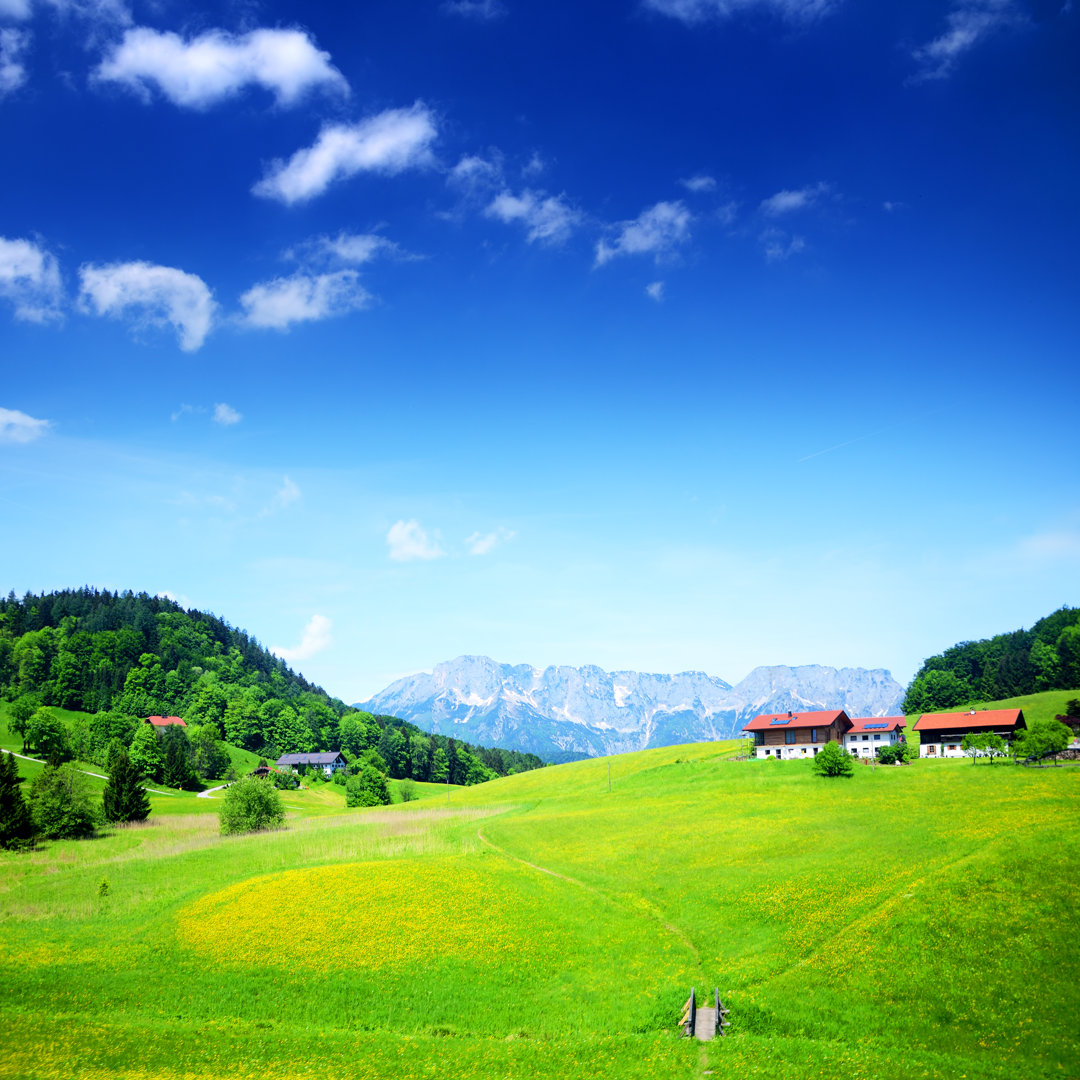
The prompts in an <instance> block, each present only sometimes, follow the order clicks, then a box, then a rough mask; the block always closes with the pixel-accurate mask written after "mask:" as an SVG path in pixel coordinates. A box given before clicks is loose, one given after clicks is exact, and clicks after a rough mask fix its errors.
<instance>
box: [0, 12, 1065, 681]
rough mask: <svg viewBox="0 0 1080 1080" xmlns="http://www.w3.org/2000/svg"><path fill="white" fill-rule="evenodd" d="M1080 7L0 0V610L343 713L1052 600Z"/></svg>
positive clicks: (857, 639) (1059, 566) (875, 662)
mask: <svg viewBox="0 0 1080 1080" xmlns="http://www.w3.org/2000/svg"><path fill="white" fill-rule="evenodd" d="M1078 55H1080V12H1077V11H1076V10H1075V9H1074V5H1073V4H1070V3H1060V2H1056V0H955V2H939V3H920V2H910V0H909V2H903V3H901V2H899V0H897V2H892V0H889V2H884V0H883V2H881V3H874V4H865V3H856V2H855V0H609V2H595V3H585V4H581V3H578V4H559V3H543V4H541V3H534V2H525V0H456V2H455V0H446V2H441V3H440V2H439V0H393V2H390V0H386V2H366V3H363V4H355V5H323V4H319V3H309V4H305V5H303V6H299V5H290V4H287V3H282V4H269V3H252V2H245V3H224V4H206V5H198V6H196V5H189V4H183V5H181V4H177V3H174V2H170V0H163V2H155V3H152V4H151V3H140V2H138V0H136V2H134V3H131V4H129V3H127V0H0V132H2V138H3V143H4V149H5V153H4V159H3V160H4V165H3V169H2V170H0V507H2V511H3V512H2V520H3V528H2V530H0V571H2V572H0V588H3V590H4V591H7V590H8V589H9V588H13V589H15V591H16V592H19V593H22V592H23V591H25V590H27V589H33V590H42V589H51V588H56V587H64V586H71V585H79V584H84V583H88V584H92V585H97V586H101V587H109V588H133V589H136V590H147V591H149V592H167V593H169V594H170V595H173V596H175V597H177V598H178V599H180V600H181V602H183V603H185V604H187V605H190V606H194V607H198V608H202V609H206V610H212V611H214V612H216V613H218V614H220V615H222V616H224V617H225V618H227V619H229V621H230V622H232V623H234V624H235V625H238V626H242V627H244V628H245V629H247V630H249V631H250V632H251V633H253V634H254V635H255V636H257V637H258V638H259V639H260V640H261V641H263V642H264V643H266V644H267V645H270V646H274V647H276V648H277V649H278V650H280V651H281V652H282V655H285V656H286V657H288V658H289V659H290V660H291V661H292V663H293V665H294V666H295V667H296V668H297V669H299V670H302V671H303V672H304V673H305V674H306V675H308V676H309V677H310V678H312V679H314V680H316V681H318V682H320V683H322V684H323V685H325V686H326V688H327V689H328V690H330V691H331V692H332V693H335V694H338V695H340V696H341V697H343V698H345V699H346V700H350V701H352V700H358V699H361V698H363V697H366V696H367V695H369V694H371V693H373V692H375V691H376V690H378V689H381V688H382V686H384V685H385V684H386V683H388V682H389V681H390V680H391V679H393V678H396V677H398V676H400V675H403V674H406V673H410V672H413V671H417V670H421V669H424V668H429V667H430V666H431V665H432V664H434V663H436V662H438V661H440V660H444V659H449V658H450V657H453V656H456V655H458V654H461V653H483V654H487V655H491V656H494V657H496V658H497V659H500V660H503V661H509V662H515V663H532V664H535V665H538V666H544V665H547V664H550V663H570V664H583V663H594V664H598V665H600V666H603V667H606V668H609V669H611V668H632V669H637V670H650V671H679V670H686V669H700V670H705V671H708V672H709V673H711V674H716V675H720V676H722V677H724V678H726V679H728V680H731V681H735V680H737V679H739V678H741V677H742V676H744V675H745V674H746V673H747V672H748V671H749V670H750V669H751V668H753V667H754V666H756V665H758V664H766V663H787V664H796V663H825V664H833V665H862V666H867V667H887V668H890V669H891V670H892V671H893V672H894V674H895V675H896V676H897V677H898V678H899V679H901V681H906V680H907V679H908V678H910V676H911V674H912V673H913V672H914V670H915V668H916V667H917V666H918V664H919V662H920V660H921V659H922V658H923V657H924V656H926V655H928V654H930V653H932V652H935V651H938V650H939V649H941V648H943V647H945V646H947V645H949V644H951V643H953V642H954V641H956V640H960V639H965V638H973V637H980V636H985V635H988V634H992V633H995V632H998V631H1001V630H1005V629H1011V628H1013V627H1016V626H1021V625H1030V624H1031V622H1033V621H1034V620H1035V619H1037V618H1039V617H1040V616H1041V615H1044V614H1046V613H1047V612H1049V611H1050V610H1052V609H1054V608H1056V607H1058V606H1060V605H1061V604H1063V603H1070V604H1078V603H1080V470H1078V468H1077V453H1076V449H1075V441H1076V439H1075V429H1076V412H1077V402H1078V400H1080V393H1078V391H1080V375H1078V369H1080V365H1078V336H1080V335H1078V331H1080V314H1078V313H1080V306H1078V304H1077V286H1078V284H1080V282H1078V276H1080V275H1078V273H1077V257H1076V252H1077V250H1078V249H1080V214H1078V211H1077V202H1078V200H1077V198H1076V177H1077V175H1080V168H1078V166H1080V122H1078V121H1080V109H1078V106H1080V65H1078V64H1077V63H1076V58H1077V56H1078Z"/></svg>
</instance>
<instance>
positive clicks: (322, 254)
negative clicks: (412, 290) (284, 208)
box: [285, 232, 410, 266]
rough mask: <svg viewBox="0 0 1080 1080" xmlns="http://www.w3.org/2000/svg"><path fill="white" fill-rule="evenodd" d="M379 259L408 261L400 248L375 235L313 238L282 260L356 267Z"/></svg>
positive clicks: (288, 252) (351, 234)
mask: <svg viewBox="0 0 1080 1080" xmlns="http://www.w3.org/2000/svg"><path fill="white" fill-rule="evenodd" d="M379 255H396V256H399V257H405V258H409V257H410V256H408V255H406V254H405V253H404V252H403V251H402V250H401V248H400V247H399V246H398V245H397V244H395V243H394V242H393V240H387V239H386V237H385V236H379V235H378V234H377V233H345V232H342V233H338V235H337V236H316V237H313V238H312V239H310V240H306V241H304V243H302V244H299V245H297V247H296V248H294V249H292V250H290V251H287V252H286V253H285V257H286V258H289V259H297V260H299V261H307V262H325V261H330V262H338V263H351V264H352V265H354V266H360V265H362V264H363V263H366V262H371V261H372V260H373V259H375V258H377V257H378V256H379Z"/></svg>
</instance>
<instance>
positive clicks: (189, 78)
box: [94, 26, 349, 109]
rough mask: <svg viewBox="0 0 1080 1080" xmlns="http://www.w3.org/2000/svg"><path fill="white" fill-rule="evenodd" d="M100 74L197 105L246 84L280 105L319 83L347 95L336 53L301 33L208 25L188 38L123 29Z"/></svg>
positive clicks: (142, 92)
mask: <svg viewBox="0 0 1080 1080" xmlns="http://www.w3.org/2000/svg"><path fill="white" fill-rule="evenodd" d="M94 79H95V80H96V81H97V82H114V83H119V84H120V85H122V86H126V87H128V88H129V89H131V90H134V91H135V92H136V93H138V94H140V95H141V96H142V97H143V98H144V99H145V100H147V101H149V100H150V89H151V88H152V87H156V88H157V89H158V90H159V91H160V92H161V93H162V94H163V95H164V96H165V97H166V98H167V99H168V100H169V101H171V102H172V103H173V104H174V105H179V106H182V107H185V108H192V109H206V108H209V107H210V106H211V105H216V104H217V103H218V102H220V101H224V100H225V99H227V98H230V97H234V96H235V95H237V94H238V93H240V91H241V90H243V89H244V88H245V87H248V86H260V87H262V88H264V89H266V90H269V91H270V92H271V93H273V94H274V96H275V98H276V100H277V103H278V104H279V105H295V104H296V103H297V102H298V101H300V100H301V99H302V98H303V97H304V96H305V95H306V94H307V93H308V92H309V91H310V90H312V89H314V88H323V89H327V90H331V91H334V92H336V93H338V94H343V95H344V94H348V92H349V86H348V83H347V82H346V81H345V77H344V76H343V75H342V74H341V72H340V71H338V70H337V68H335V67H334V66H333V64H331V63H330V54H329V53H327V52H322V51H320V50H319V49H317V48H316V47H315V44H314V42H312V40H311V39H310V38H309V37H308V35H307V34H305V33H304V32H303V31H300V30H252V31H251V32H250V33H247V34H239V35H233V34H229V33H227V32H226V31H224V30H208V31H206V32H205V33H203V34H200V35H199V36H198V37H195V38H191V39H189V40H185V39H184V38H182V37H181V36H180V35H179V34H173V33H169V32H159V31H157V30H151V29H149V28H148V27H145V26H139V27H135V28H134V29H131V30H128V31H127V32H126V33H125V34H124V37H123V40H122V41H121V42H120V43H119V44H118V45H116V46H115V48H114V49H113V51H112V52H111V53H110V54H109V55H108V56H107V57H106V58H105V59H104V60H102V62H101V63H100V64H99V65H98V67H97V69H96V70H95V72H94Z"/></svg>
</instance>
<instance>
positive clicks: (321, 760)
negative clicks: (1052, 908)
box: [276, 750, 346, 776]
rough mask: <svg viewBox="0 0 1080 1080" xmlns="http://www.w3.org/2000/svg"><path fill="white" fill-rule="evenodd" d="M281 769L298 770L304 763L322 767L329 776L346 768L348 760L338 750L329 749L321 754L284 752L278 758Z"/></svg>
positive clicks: (313, 767)
mask: <svg viewBox="0 0 1080 1080" xmlns="http://www.w3.org/2000/svg"><path fill="white" fill-rule="evenodd" d="M276 764H277V767H278V768H279V769H288V770H291V771H292V772H298V771H299V770H300V767H301V766H302V765H306V766H307V767H308V768H309V769H322V771H323V772H324V773H325V774H326V775H327V776H333V775H334V773H336V772H338V771H339V770H341V769H344V768H345V765H346V761H345V759H344V758H343V757H342V756H341V754H340V753H338V751H337V750H328V751H324V752H323V753H319V754H282V755H281V757H279V758H278V759H277V762H276Z"/></svg>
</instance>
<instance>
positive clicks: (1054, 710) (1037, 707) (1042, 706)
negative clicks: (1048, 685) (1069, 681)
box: [975, 690, 1080, 725]
mask: <svg viewBox="0 0 1080 1080" xmlns="http://www.w3.org/2000/svg"><path fill="white" fill-rule="evenodd" d="M1075 698H1080V690H1044V691H1043V692H1042V693H1041V694H1023V695H1021V696H1020V697H1011V698H1004V699H1003V700H1001V701H987V702H984V703H981V704H979V705H976V706H975V708H977V709H1023V710H1024V719H1025V720H1026V721H1027V723H1028V724H1029V725H1030V724H1032V723H1035V722H1036V721H1039V720H1053V719H1054V717H1055V716H1059V715H1060V716H1063V715H1064V714H1065V703H1066V702H1068V701H1072V700H1074V699H1075Z"/></svg>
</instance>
